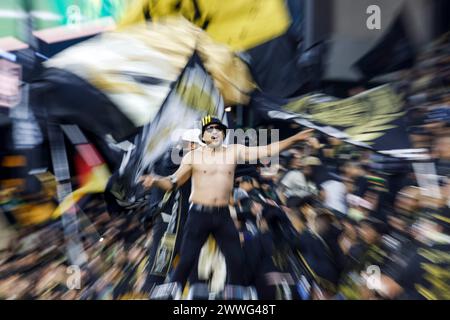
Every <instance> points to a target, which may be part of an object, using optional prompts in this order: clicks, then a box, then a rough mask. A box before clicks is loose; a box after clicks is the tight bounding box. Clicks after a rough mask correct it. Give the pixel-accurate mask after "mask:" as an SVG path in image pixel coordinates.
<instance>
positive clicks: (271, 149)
mask: <svg viewBox="0 0 450 320" xmlns="http://www.w3.org/2000/svg"><path fill="white" fill-rule="evenodd" d="M313 131H314V129H307V130H304V131H301V132H299V133H297V134H295V135H293V136H291V137H289V138H287V139H285V140H281V141H278V142H274V143H271V144H269V145H267V146H258V147H246V146H243V145H237V147H238V158H239V160H244V161H255V160H259V159H263V158H270V157H272V156H275V155H277V154H279V153H280V152H282V151H284V150H286V149H288V148H289V147H291V146H292V145H293V144H295V143H297V142H300V141H305V140H307V139H308V138H309V137H310V136H311V133H312V132H313Z"/></svg>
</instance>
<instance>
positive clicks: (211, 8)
mask: <svg viewBox="0 0 450 320" xmlns="http://www.w3.org/2000/svg"><path fill="white" fill-rule="evenodd" d="M135 2H136V3H135V4H134V5H133V6H132V7H131V8H130V10H129V14H127V15H126V16H125V17H124V18H123V19H122V21H121V22H120V23H119V26H121V25H122V26H124V25H129V24H133V23H141V22H143V21H144V17H145V12H148V13H149V15H150V16H151V18H152V20H153V21H158V19H159V18H162V17H167V16H176V15H182V16H184V17H185V18H186V19H188V20H189V21H191V22H192V23H194V24H195V25H197V26H199V27H201V28H202V29H204V30H206V32H207V33H208V34H209V35H210V36H211V38H212V39H213V40H215V41H217V42H220V43H224V44H227V45H228V46H230V47H231V48H232V49H233V50H235V51H241V50H247V49H250V48H253V47H255V46H257V45H260V44H262V43H265V42H267V41H269V40H271V39H273V38H276V37H278V36H281V35H282V34H283V33H285V32H286V30H287V29H288V27H289V25H290V23H291V18H290V15H289V11H288V8H287V7H286V4H285V1H284V0H226V1H224V0H165V1H155V0H136V1H135Z"/></svg>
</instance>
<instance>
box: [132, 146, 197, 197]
mask: <svg viewBox="0 0 450 320" xmlns="http://www.w3.org/2000/svg"><path fill="white" fill-rule="evenodd" d="M191 157H192V154H191V152H189V153H188V154H187V155H186V156H184V158H183V160H182V161H181V165H180V167H179V168H178V170H177V171H175V173H174V174H173V175H171V176H168V177H158V176H152V175H147V176H143V177H141V179H140V181H142V185H143V186H144V187H145V188H151V187H157V188H159V189H162V190H164V191H169V190H172V189H173V188H175V187H180V186H182V185H183V184H184V183H185V182H186V181H187V180H188V179H189V178H190V177H191V173H192V161H191Z"/></svg>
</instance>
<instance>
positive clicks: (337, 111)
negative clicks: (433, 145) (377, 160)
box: [251, 85, 426, 159]
mask: <svg viewBox="0 0 450 320" xmlns="http://www.w3.org/2000/svg"><path fill="white" fill-rule="evenodd" d="M251 106H252V108H255V109H257V110H258V113H259V114H260V115H261V119H260V121H262V122H264V121H267V120H269V121H287V122H293V123H297V124H299V125H302V126H306V127H310V128H314V129H316V130H317V131H320V132H323V133H325V134H327V135H329V136H333V137H335V138H338V139H341V140H343V141H346V142H348V143H351V144H354V145H357V146H360V147H364V148H369V149H372V150H375V151H377V152H379V153H383V154H385V155H389V156H394V157H400V158H408V159H411V158H415V159H420V158H423V157H425V156H426V155H425V153H426V150H422V149H411V145H410V141H409V137H408V134H407V131H406V122H405V118H404V111H403V100H402V98H401V97H400V96H399V95H398V94H397V93H396V92H395V91H394V90H393V89H392V88H391V87H390V86H389V85H385V86H380V87H377V88H374V89H371V90H368V91H365V92H362V93H360V94H358V95H355V96H353V97H349V98H346V99H337V98H335V97H331V96H327V95H324V94H312V95H306V96H303V97H299V98H295V99H290V100H286V99H276V98H273V97H270V96H268V95H264V94H262V93H259V92H258V93H255V94H254V96H253V98H252V103H251Z"/></svg>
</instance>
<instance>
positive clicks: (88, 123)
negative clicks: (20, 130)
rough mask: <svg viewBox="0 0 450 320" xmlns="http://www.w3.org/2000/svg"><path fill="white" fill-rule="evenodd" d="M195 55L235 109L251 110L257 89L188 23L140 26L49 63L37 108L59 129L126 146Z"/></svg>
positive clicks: (35, 93)
mask: <svg viewBox="0 0 450 320" xmlns="http://www.w3.org/2000/svg"><path fill="white" fill-rule="evenodd" d="M194 50H197V52H198V55H199V57H200V58H201V59H202V61H203V63H204V66H205V69H206V70H208V72H209V73H210V74H211V76H212V79H213V81H214V85H215V86H216V87H217V88H218V90H219V91H220V93H221V94H222V96H223V98H224V100H225V102H226V103H227V104H246V103H248V101H249V93H250V92H251V91H252V90H253V89H254V87H255V86H254V84H253V81H252V78H251V76H250V72H249V70H248V68H247V66H246V65H245V64H244V62H242V61H241V60H240V59H239V58H238V57H237V56H236V55H235V54H234V53H233V52H231V51H230V50H229V49H228V48H227V47H226V46H224V45H219V44H216V43H215V42H213V41H212V40H211V39H210V38H209V37H208V35H207V34H206V33H205V32H204V31H202V30H201V29H199V28H197V27H196V26H194V25H193V24H191V23H189V22H188V21H187V20H185V19H181V18H173V19H168V20H165V21H161V22H159V23H155V24H149V25H146V26H132V27H129V28H123V29H120V30H118V31H115V32H110V33H105V34H102V35H101V36H98V37H95V38H92V39H90V40H87V41H85V42H83V43H81V44H79V45H76V46H73V47H71V48H69V49H67V50H65V51H63V52H62V53H60V54H58V55H57V56H55V57H54V58H52V59H50V60H48V61H47V62H46V63H45V67H46V68H45V70H44V73H43V76H42V77H41V79H39V80H38V81H36V82H34V83H33V87H32V88H33V89H32V98H33V99H32V101H33V103H34V104H35V105H36V106H37V107H39V108H38V109H44V110H45V111H46V112H45V116H46V117H48V118H50V119H51V120H53V121H55V122H57V123H70V124H77V125H79V126H80V128H81V129H83V130H86V131H91V132H94V133H95V134H97V135H98V136H100V137H104V136H105V135H107V134H111V135H112V136H113V137H114V138H115V140H117V141H120V140H123V139H126V138H128V137H130V136H132V135H134V134H136V133H137V132H138V128H140V127H142V126H144V125H146V124H148V123H150V122H152V121H153V120H154V118H155V117H156V115H157V114H158V112H159V109H160V107H161V105H162V103H163V102H164V100H165V99H166V97H167V95H168V94H169V91H170V89H171V86H172V85H173V83H174V82H175V81H176V80H177V78H178V77H179V76H180V74H181V72H182V71H183V69H184V67H185V66H186V64H187V62H188V60H189V59H190V57H191V56H192V54H193V52H194Z"/></svg>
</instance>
